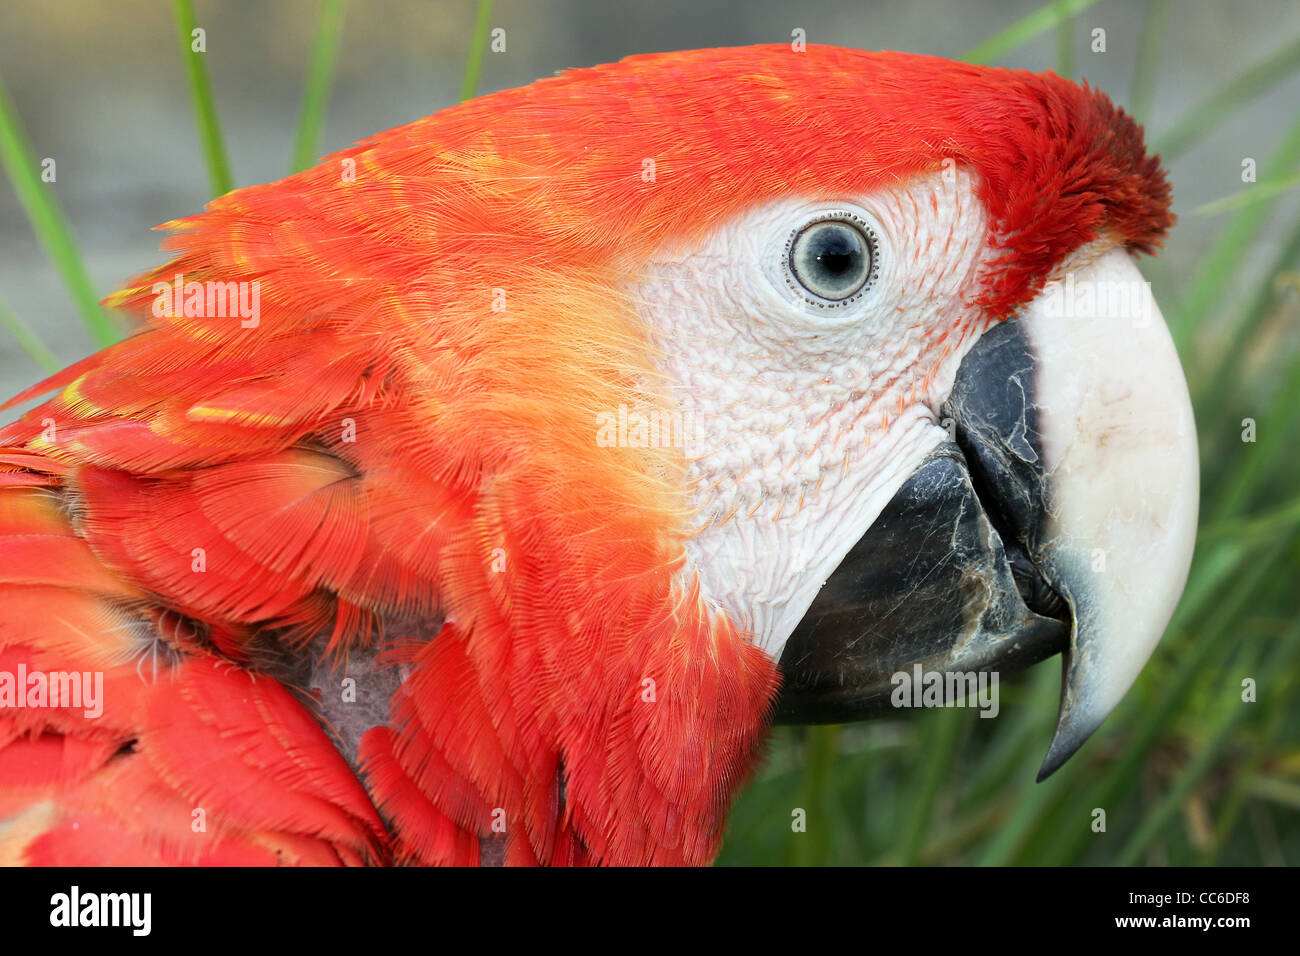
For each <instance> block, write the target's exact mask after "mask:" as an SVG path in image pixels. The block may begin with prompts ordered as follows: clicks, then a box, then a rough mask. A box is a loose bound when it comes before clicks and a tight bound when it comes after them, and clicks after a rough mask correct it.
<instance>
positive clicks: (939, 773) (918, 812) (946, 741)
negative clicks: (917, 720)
mask: <svg viewBox="0 0 1300 956" xmlns="http://www.w3.org/2000/svg"><path fill="white" fill-rule="evenodd" d="M966 716H967V712H966V711H965V710H964V709H963V708H959V707H956V706H948V707H944V708H941V709H940V711H939V713H938V714H937V715H935V716H934V717H932V718H931V727H930V728H929V729H930V731H931V733H930V734H927V735H926V737H925V740H926V743H925V745H924V746H923V747H921V748H920V749H921V751H922V753H923V754H924V760H923V761H922V763H921V765H920V768H919V769H920V772H919V773H918V774H917V777H916V780H915V782H914V784H913V786H912V789H911V795H910V796H909V797H908V798H907V799H906V801H905V803H904V806H906V807H907V815H906V817H905V819H904V823H903V832H902V833H901V834H900V836H899V844H898V847H899V849H898V862H899V863H900V864H902V865H903V866H911V865H913V864H914V863H916V860H917V857H918V856H919V854H920V851H921V845H922V844H923V843H924V841H925V836H926V834H927V833H928V832H930V817H931V815H932V814H933V812H934V802H935V798H936V797H937V796H938V793H939V790H940V788H941V787H942V786H943V783H944V781H945V780H947V779H948V777H949V774H950V773H951V771H952V763H953V758H954V757H955V756H956V753H957V741H958V739H959V738H960V736H961V734H960V731H961V728H962V725H963V723H964V722H965V717H966Z"/></svg>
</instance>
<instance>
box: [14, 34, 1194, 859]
mask: <svg viewBox="0 0 1300 956" xmlns="http://www.w3.org/2000/svg"><path fill="white" fill-rule="evenodd" d="M646 158H653V159H654V160H655V165H656V175H655V177H654V181H653V182H646V181H644V180H643V179H642V177H641V175H640V174H641V171H642V169H643V160H644V159H646ZM945 163H956V164H959V165H961V166H963V167H965V168H966V169H968V170H969V171H970V172H971V173H972V174H973V175H974V176H975V178H976V180H977V182H978V190H979V196H980V198H981V200H982V201H983V203H984V205H985V207H986V212H987V216H986V219H987V222H988V234H987V236H986V237H985V238H986V241H987V243H988V244H989V245H990V246H992V247H994V248H995V249H996V250H997V251H998V254H997V255H995V256H993V257H991V258H992V261H991V264H988V265H986V266H985V267H984V273H983V274H982V275H981V276H980V277H979V283H980V284H979V292H978V295H979V299H978V302H979V304H980V306H981V307H982V308H983V309H984V310H985V311H986V313H987V314H988V316H989V317H993V318H997V317H1001V316H1003V315H1006V314H1008V313H1009V312H1011V311H1013V310H1014V309H1015V308H1016V307H1017V306H1018V305H1020V304H1021V303H1023V302H1025V301H1027V300H1028V299H1029V298H1030V297H1031V296H1032V295H1034V294H1035V293H1036V291H1037V290H1038V289H1039V287H1040V286H1041V284H1042V282H1043V281H1044V280H1045V279H1046V278H1047V277H1048V275H1049V274H1050V272H1051V270H1052V269H1053V268H1054V267H1055V266H1056V265H1057V264H1059V263H1060V262H1062V261H1063V260H1064V258H1065V257H1066V256H1067V255H1068V254H1069V253H1070V252H1072V251H1073V250H1074V249H1076V248H1078V247H1079V246H1082V245H1084V244H1085V243H1087V242H1089V241H1091V240H1092V239H1093V238H1095V237H1097V236H1099V235H1102V234H1106V235H1109V236H1113V237H1114V238H1115V239H1116V240H1117V241H1118V242H1122V243H1124V244H1126V245H1127V246H1128V247H1129V248H1130V249H1132V250H1135V251H1150V250H1151V249H1152V248H1153V247H1154V246H1156V245H1158V244H1159V242H1160V240H1161V237H1162V236H1163V233H1164V231H1165V230H1166V229H1167V228H1168V226H1169V225H1170V223H1171V221H1172V217H1171V216H1170V214H1169V187H1168V184H1167V182H1166V181H1165V178H1164V175H1163V173H1162V172H1161V170H1160V168H1159V164H1158V161H1157V160H1156V159H1155V158H1154V157H1147V156H1146V155H1145V154H1144V152H1143V146H1142V132H1141V128H1140V127H1138V126H1137V125H1136V124H1135V123H1134V122H1133V121H1132V120H1131V119H1130V118H1129V117H1127V116H1126V115H1124V114H1123V112H1122V111H1120V110H1118V109H1116V108H1115V107H1114V106H1113V105H1112V104H1111V103H1110V101H1109V100H1107V99H1106V97H1104V96H1103V95H1101V94H1100V93H1099V92H1097V91H1095V90H1091V89H1089V88H1087V87H1085V86H1079V85H1076V84H1073V83H1070V82H1068V81H1066V80H1063V79H1061V78H1059V77H1055V76H1053V75H1051V74H1047V75H1035V74H1030V73H1025V72H1020V71H1010V70H999V69H992V68H987V67H980V66H971V65H966V64H957V63H952V62H949V61H945V60H937V59H933V58H929V57H919V56H910V55H905V54H898V53H870V52H863V51H855V50H843V49H836V48H832V47H818V46H810V47H808V48H807V50H806V51H804V52H794V51H792V50H791V49H790V47H789V46H787V45H774V46H762V47H750V48H742V49H733V50H700V51H691V52H685V53H672V54H659V55H652V56H641V57H633V58H631V59H629V60H626V61H624V62H622V63H619V64H614V65H609V66H603V67H597V68H594V69H588V70H576V71H572V72H570V73H566V74H564V75H562V76H560V77H556V78H552V79H546V80H542V81H540V82H538V83H535V84H533V85H531V86H529V87H526V88H523V89H518V90H509V91H504V92H501V93H497V94H493V95H492V96H487V97H483V98H482V99H479V100H475V101H473V102H470V103H465V104H462V105H460V106H456V107H453V108H451V109H448V110H445V111H443V112H441V113H438V114H436V115H434V116H431V117H428V118H426V119H423V120H420V121H419V122H416V123H412V124H410V125H408V126H404V127H401V128H399V129H395V130H391V131H389V132H387V133H383V134H380V135H378V136H375V137H372V138H370V139H368V140H366V141H365V142H362V143H360V144H358V145H357V146H355V147H353V148H351V149H349V150H345V151H343V152H341V153H339V154H337V155H335V156H333V157H330V158H328V159H327V160H326V161H324V162H323V163H322V164H321V165H319V166H318V167H316V168H314V169H311V170H307V171H306V172H303V173H301V174H299V175H296V176H293V177H290V178H288V179H285V180H283V181H281V182H278V183H271V184H268V185H265V186H256V187H251V188H248V189H241V190H236V191H234V192H232V193H229V194H227V195H225V196H222V197H220V198H219V199H216V200H214V201H213V202H212V203H211V204H210V205H209V207H208V209H207V211H205V212H203V213H201V214H199V215H197V216H193V217H190V218H188V219H184V220H180V221H178V222H175V223H170V224H168V228H170V229H171V230H172V235H171V236H170V238H169V239H168V240H167V242H166V246H167V248H169V249H172V250H173V251H174V252H175V257H174V258H173V260H172V261H170V262H169V263H167V264H166V265H165V266H162V267H160V268H158V269H156V270H154V271H152V272H150V273H148V274H146V275H143V276H140V277H137V278H136V279H135V280H133V281H132V282H131V283H130V284H129V285H128V286H127V287H126V288H125V289H123V290H122V291H120V292H119V293H117V294H116V295H114V296H112V297H111V298H110V299H109V300H108V304H110V305H112V306H116V307H121V308H124V309H126V310H129V311H131V312H133V313H135V314H136V315H137V316H139V317H140V318H141V319H143V321H144V327H143V328H142V330H141V331H140V332H138V333H137V334H135V335H133V336H132V337H131V338H129V339H127V340H125V341H124V342H121V343H119V344H118V345H115V346H113V347H111V348H109V349H106V350H104V351H103V352H101V353H99V354H98V355H95V356H91V357H90V358H88V359H86V360H84V361H82V362H80V363H78V364H77V365H76V366H73V367H72V368H71V369H68V370H66V371H65V372H63V373H60V374H58V375H56V376H54V377H52V378H51V379H49V380H48V381H47V382H45V383H43V384H41V385H39V386H36V387H35V388H33V389H30V390H28V391H27V392H25V393H23V395H21V396H19V398H18V399H15V401H22V400H26V399H28V398H32V397H35V396H36V395H40V394H43V393H45V392H48V391H51V390H55V389H58V392H57V394H55V395H53V397H51V398H50V399H49V400H48V401H46V402H45V403H44V404H43V405H41V406H39V407H38V408H35V409H33V410H31V411H30V412H28V413H27V414H26V415H24V416H23V417H22V418H21V419H20V420H19V421H18V422H15V423H13V424H11V425H9V426H6V427H4V428H0V535H3V536H4V538H5V540H7V541H8V542H9V547H10V550H7V551H5V552H4V554H5V558H4V559H0V655H5V657H4V660H12V661H13V662H15V663H14V666H17V663H18V662H22V663H23V664H24V666H32V667H44V668H49V669H57V668H60V667H62V668H78V669H91V670H101V671H103V673H104V677H105V698H106V699H105V712H104V714H103V716H102V717H101V718H99V719H97V720H95V721H91V720H89V719H85V718H83V717H81V716H79V715H78V714H77V713H76V712H75V711H73V710H70V709H67V708H63V709H47V710H40V711H36V710H33V711H16V712H14V713H5V714H0V718H2V719H0V794H7V795H8V796H9V797H10V798H12V799H11V800H10V803H9V804H6V805H5V808H4V811H3V812H0V861H5V862H124V863H155V862H212V863H216V862H232V863H257V862H268V863H269V862H302V863H338V862H345V863H354V862H368V861H384V860H388V859H390V858H396V859H398V860H401V861H403V862H418V863H475V862H496V861H499V860H504V861H505V862H511V863H551V864H556V863H614V864H631V863H704V862H707V861H708V860H710V859H711V858H712V856H713V854H714V853H715V852H716V851H717V848H718V845H719V841H720V839H721V834H722V828H723V823H724V817H725V813H726V810H727V807H728V805H729V803H730V801H731V799H732V797H733V796H734V794H735V793H736V791H737V789H738V787H739V786H740V785H741V784H742V782H743V781H744V780H745V779H746V778H747V776H748V775H749V774H750V773H751V772H752V771H753V768H754V766H755V764H756V762H757V759H758V752H759V748H760V745H761V741H762V738H763V735H764V732H765V726H766V720H767V714H768V711H769V709H770V703H771V700H772V697H773V694H774V693H775V688H776V684H777V673H776V668H775V665H774V664H773V662H772V661H771V660H769V659H768V658H767V657H766V656H765V655H764V654H763V652H762V651H760V650H759V649H758V648H757V647H755V646H754V645H752V644H751V643H749V641H748V640H747V639H746V635H744V634H741V633H739V631H738V630H737V627H736V625H735V623H734V622H732V621H730V620H728V619H726V618H725V617H723V616H721V615H719V614H717V613H716V612H715V610H714V609H713V608H711V607H710V606H709V605H708V602H707V601H706V600H705V599H704V598H703V597H702V596H701V595H700V593H699V590H698V585H697V583H696V580H695V577H694V576H693V575H692V573H691V571H690V569H688V567H687V565H686V560H685V546H686V542H687V540H688V537H689V535H690V533H691V530H690V524H689V516H690V501H691V488H690V487H689V484H688V478H687V475H688V471H687V467H686V462H685V461H684V459H683V456H682V454H681V453H680V451H679V450H677V449H671V448H629V447H614V448H605V447H600V446H599V445H598V444H597V442H596V441H595V432H596V429H595V425H594V423H595V422H596V421H597V415H599V414H601V413H608V412H609V411H611V410H615V409H619V408H620V407H623V406H627V407H641V408H649V409H658V410H660V411H662V412H663V413H665V414H668V413H669V409H670V403H671V400H670V398H669V397H668V395H667V393H666V389H664V388H661V387H660V384H659V382H660V379H659V377H658V376H657V374H656V372H655V368H656V363H655V350H654V346H653V344H652V342H653V336H652V335H651V334H650V331H649V330H647V329H646V328H645V326H644V322H643V320H642V318H641V317H640V315H639V314H638V313H637V311H636V304H635V303H634V302H633V301H631V296H630V295H629V289H630V288H631V286H632V285H634V284H635V283H636V282H637V281H639V280H640V279H641V278H642V277H643V276H644V273H645V270H646V267H647V263H649V262H650V261H651V259H652V258H653V257H654V256H655V255H656V254H658V253H660V252H662V251H663V250H665V249H672V248H677V247H680V245H681V244H682V243H686V242H691V241H694V240H698V239H699V238H701V237H703V236H705V235H706V234H708V233H709V231H710V230H712V229H715V228H716V227H717V226H718V225H719V224H720V223H722V222H724V221H726V220H728V219H730V218H732V217H735V216H737V215H739V214H741V213H744V212H747V211H750V210H752V209H753V208H755V207H757V206H759V205H761V204H764V203H768V202H771V201H774V200H776V199H780V198H785V197H789V196H792V195H801V196H806V197H813V198H823V199H824V198H833V197H843V196H853V195H859V194H863V193H867V192H870V191H873V190H877V189H885V188H893V187H895V186H897V185H898V184H899V183H901V182H904V181H906V180H907V179H909V178H910V177H914V176H917V175H920V174H924V173H929V172H931V171H933V170H935V169H939V168H942V167H943V166H944V164H945ZM341 173H347V174H346V175H343V174H341ZM986 258H987V257H986ZM178 276H180V277H183V280H184V281H185V282H199V283H222V284H225V283H232V282H233V283H240V284H243V286H242V287H247V288H248V289H249V290H250V291H251V288H252V286H253V285H254V284H255V285H256V291H257V301H258V302H259V307H258V308H259V314H258V315H257V316H256V320H255V321H252V322H251V323H249V322H246V321H241V317H239V316H231V315H226V314H188V315H186V314H184V310H183V309H182V310H180V311H178V312H172V313H169V312H167V310H165V309H155V305H157V304H158V298H157V296H158V293H157V292H156V287H155V283H163V284H164V287H174V286H173V283H174V282H175V280H176V278H177V277H178ZM503 297H504V298H505V299H508V306H507V308H506V310H505V311H504V312H503V311H500V310H499V309H498V308H496V304H497V302H498V301H501V300H502V299H503ZM250 301H251V299H250ZM222 311H224V310H222ZM443 618H445V619H446V621H447V623H446V625H445V626H444V627H442V629H441V632H440V633H437V636H436V637H432V638H431V635H432V634H433V633H435V632H437V624H438V623H439V622H440V621H441V620H442V619H443ZM312 638H320V639H318V640H312ZM376 641H382V642H384V644H385V654H386V655H388V656H389V657H391V658H392V660H391V661H388V660H387V658H385V661H386V662H385V663H384V664H383V665H382V666H377V667H376V673H378V674H380V675H391V674H392V673H394V672H392V671H389V670H386V668H388V667H393V668H400V670H399V671H397V672H396V673H398V674H400V677H401V686H400V687H399V689H398V690H397V691H396V693H394V694H393V695H392V698H391V702H390V706H389V708H388V713H387V714H382V713H378V712H379V711H382V710H383V708H382V706H380V704H379V703H377V702H376V701H370V702H368V707H371V708H372V709H373V710H374V711H375V712H376V714H377V716H375V718H374V719H375V721H376V722H377V723H378V724H379V726H376V727H374V728H373V729H370V730H369V732H368V733H367V734H365V736H364V737H363V738H362V741H363V742H362V743H361V744H360V756H361V762H362V764H363V768H364V769H363V770H362V772H361V777H362V778H363V779H364V786H365V787H366V788H368V790H369V792H368V793H367V790H366V789H364V788H363V784H362V782H360V781H359V780H358V776H357V773H356V772H354V770H353V769H352V768H350V767H349V766H348V764H347V763H346V762H345V761H344V759H343V757H341V756H340V754H339V749H336V747H335V744H334V742H333V741H332V740H331V738H330V737H329V736H327V734H326V732H325V731H324V730H322V729H321V723H320V722H318V721H317V720H316V719H314V718H313V716H312V712H313V711H314V710H315V709H317V708H318V707H319V706H322V704H321V702H320V701H319V700H307V699H306V698H305V697H304V698H303V700H302V701H300V700H299V699H298V698H297V697H295V696H293V694H291V693H290V692H289V691H288V690H287V689H285V687H283V686H281V685H280V684H278V683H277V682H276V681H275V680H274V679H273V677H272V676H271V675H272V674H276V675H279V676H282V677H284V678H285V680H286V681H290V680H297V679H306V678H305V676H304V675H306V674H308V673H311V672H312V671H313V669H315V668H321V667H324V668H326V669H327V668H328V665H329V664H331V663H336V662H337V661H339V660H343V659H346V658H347V656H348V654H349V652H353V651H360V650H367V649H369V647H370V645H371V644H372V643H374V642H376ZM322 658H324V659H322ZM0 663H3V661H0ZM254 671H261V673H256V674H255V673H253V672H254ZM390 690H391V685H385V686H384V689H383V691H382V694H383V696H384V697H387V695H388V693H389V691H390ZM375 693H376V694H378V693H380V692H379V691H376V692H375ZM369 712H370V710H367V713H369ZM322 720H323V718H322ZM326 722H328V721H326ZM363 729H364V728H363ZM338 736H339V748H341V749H344V750H347V749H348V747H347V746H346V745H344V743H343V742H342V739H343V734H342V733H341V732H340V734H339V735H338ZM356 736H358V737H360V736H361V734H360V732H359V731H358V732H357V734H356ZM15 794H21V795H22V797H21V798H17V797H13V795H15ZM372 799H373V801H374V804H377V805H378V806H379V807H380V808H381V809H382V811H383V812H384V814H385V815H386V818H387V819H386V821H385V822H386V823H387V824H388V826H389V828H391V830H392V833H391V835H390V834H389V833H388V832H387V830H386V829H385V826H384V824H383V823H381V818H380V817H379V815H378V813H376V811H375V807H374V806H372V803H371V800H372ZM200 809H201V810H204V811H205V819H206V820H207V821H208V829H207V830H206V831H204V832H202V833H200V832H198V831H195V830H193V829H192V827H191V823H192V817H193V814H194V812H195V811H196V810H200Z"/></svg>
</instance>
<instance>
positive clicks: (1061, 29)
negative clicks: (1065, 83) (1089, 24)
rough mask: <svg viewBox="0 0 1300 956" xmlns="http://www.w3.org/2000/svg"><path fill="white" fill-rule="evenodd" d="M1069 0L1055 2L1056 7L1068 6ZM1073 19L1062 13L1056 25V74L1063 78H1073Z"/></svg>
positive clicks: (1066, 13)
mask: <svg viewBox="0 0 1300 956" xmlns="http://www.w3.org/2000/svg"><path fill="white" fill-rule="evenodd" d="M1068 4H1069V0H1056V5H1057V6H1058V7H1065V6H1068ZM1073 20H1074V18H1073V17H1072V16H1070V15H1069V13H1068V12H1063V15H1062V17H1061V22H1060V23H1058V24H1057V25H1056V72H1057V73H1058V74H1059V75H1061V76H1065V77H1073V76H1074V22H1073Z"/></svg>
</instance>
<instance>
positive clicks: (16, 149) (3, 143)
mask: <svg viewBox="0 0 1300 956" xmlns="http://www.w3.org/2000/svg"><path fill="white" fill-rule="evenodd" d="M0 164H3V166H4V170H5V174H6V175H7V176H8V177H9V182H10V183H11V184H12V185H13V189H14V194H15V195H16V196H17V197H18V202H19V203H20V204H21V205H22V207H23V212H25V213H26V214H27V221H28V222H29V223H31V226H32V231H33V232H35V233H36V238H37V239H38V240H39V241H40V243H41V246H42V247H44V249H45V254H46V255H48V256H49V257H50V261H51V262H53V263H54V267H55V268H56V269H58V270H59V275H60V276H61V277H62V279H63V284H64V286H65V287H66V288H67V290H68V294H69V295H70V296H71V297H72V301H73V304H74V305H75V306H76V307H77V312H78V313H79V314H80V315H81V321H82V322H83V323H84V324H85V326H86V330H87V331H88V332H89V333H90V337H91V339H92V340H93V341H94V343H95V344H96V345H97V346H99V347H100V348H102V347H104V346H106V345H112V344H113V343H114V342H116V341H117V340H118V337H119V336H118V334H117V330H116V329H115V328H113V325H112V324H111V323H110V322H109V320H108V316H106V315H105V314H104V310H103V309H101V308H100V307H99V296H98V294H96V292H95V287H94V284H93V283H92V282H91V281H90V274H89V273H87V272H86V265H85V263H84V262H83V261H82V258H81V252H80V251H79V250H78V249H77V243H76V241H75V240H74V239H73V238H72V230H71V229H70V228H69V226H68V221H67V219H65V218H64V216H63V211H62V210H61V209H60V208H59V204H58V201H57V200H56V199H55V196H54V188H53V186H52V185H51V184H49V183H46V182H43V181H42V180H41V175H40V172H39V169H40V167H39V165H38V164H37V161H36V157H35V155H34V154H33V153H32V148H31V146H30V145H29V144H28V142H27V136H26V134H25V133H24V132H23V129H22V124H21V123H20V121H19V119H18V111H17V110H16V109H15V108H14V105H13V102H12V101H11V100H10V99H9V93H8V91H7V90H6V89H5V86H4V82H3V81H0ZM33 357H35V356H33Z"/></svg>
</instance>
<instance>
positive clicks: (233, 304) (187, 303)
mask: <svg viewBox="0 0 1300 956" xmlns="http://www.w3.org/2000/svg"><path fill="white" fill-rule="evenodd" d="M153 294H154V300H153V314H154V316H155V317H157V318H160V319H178V318H181V317H182V316H186V317H188V318H192V319H194V318H216V319H224V318H227V317H229V318H236V317H238V318H239V319H241V320H242V321H241V322H240V323H239V324H240V326H241V327H243V328H245V329H255V328H257V326H258V323H259V322H260V321H261V312H262V309H261V305H262V283H261V282H260V281H259V280H257V279H254V280H253V281H252V282H214V281H207V282H186V281H185V276H183V275H181V274H180V273H179V272H178V273H177V274H176V276H175V278H174V279H173V280H172V281H171V282H155V283H154V284H153Z"/></svg>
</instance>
